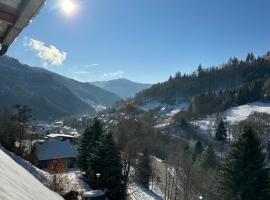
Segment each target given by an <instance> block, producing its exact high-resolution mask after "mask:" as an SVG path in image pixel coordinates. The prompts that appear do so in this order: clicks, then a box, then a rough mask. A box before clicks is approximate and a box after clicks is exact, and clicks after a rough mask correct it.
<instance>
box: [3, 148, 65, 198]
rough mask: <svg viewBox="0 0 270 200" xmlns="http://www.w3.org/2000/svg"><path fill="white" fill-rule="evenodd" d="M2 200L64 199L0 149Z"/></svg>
mask: <svg viewBox="0 0 270 200" xmlns="http://www.w3.org/2000/svg"><path fill="white" fill-rule="evenodd" d="M0 169H1V170H0V199H1V200H48V199H50V200H63V198H62V197H60V196H59V195H58V194H56V193H54V192H52V191H51V190H49V189H48V188H46V187H45V186H44V185H43V184H42V183H40V182H39V181H38V180H37V179H36V178H35V177H34V176H33V175H32V174H30V173H29V172H28V171H26V170H25V169H24V168H23V167H21V166H20V165H19V164H17V163H16V162H15V161H14V160H13V159H12V158H11V157H9V156H8V155H7V154H6V153H5V152H3V151H2V150H1V149H0Z"/></svg>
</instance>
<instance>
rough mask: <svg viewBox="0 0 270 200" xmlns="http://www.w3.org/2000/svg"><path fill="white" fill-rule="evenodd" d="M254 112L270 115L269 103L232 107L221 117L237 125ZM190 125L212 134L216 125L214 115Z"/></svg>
mask: <svg viewBox="0 0 270 200" xmlns="http://www.w3.org/2000/svg"><path fill="white" fill-rule="evenodd" d="M254 112H259V113H267V114H270V103H263V102H253V103H249V104H245V105H242V106H237V107H233V108H230V109H227V110H226V111H225V112H224V113H223V114H222V115H221V117H222V118H223V119H224V121H225V122H227V123H228V124H237V123H239V122H240V121H243V120H245V119H247V118H248V116H250V115H251V114H253V113H254ZM192 124H194V125H196V126H198V127H199V128H200V131H202V132H208V131H209V130H211V132H213V131H214V130H215V127H214V126H215V124H216V119H215V115H211V116H207V117H206V118H204V119H202V120H196V121H193V122H192Z"/></svg>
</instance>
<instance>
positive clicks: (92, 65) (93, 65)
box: [85, 63, 99, 68]
mask: <svg viewBox="0 0 270 200" xmlns="http://www.w3.org/2000/svg"><path fill="white" fill-rule="evenodd" d="M97 66H99V64H97V63H93V64H89V65H85V67H89V68H91V67H97Z"/></svg>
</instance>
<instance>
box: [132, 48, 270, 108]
mask: <svg viewBox="0 0 270 200" xmlns="http://www.w3.org/2000/svg"><path fill="white" fill-rule="evenodd" d="M269 55H270V53H267V54H266V55H265V56H262V57H257V58H256V57H255V56H254V55H253V54H252V53H249V54H248V55H247V57H246V59H245V60H239V59H237V58H230V59H229V61H228V62H227V63H226V64H223V65H222V66H216V67H210V68H202V66H201V65H199V67H198V69H197V70H196V71H195V72H193V73H192V74H181V73H180V72H178V73H176V75H175V76H174V77H170V78H169V80H168V81H165V82H163V83H158V84H155V85H153V86H152V87H151V88H149V89H146V90H144V91H142V92H140V93H138V94H137V95H136V96H135V98H134V101H135V102H136V103H137V104H144V103H148V102H164V103H175V102H178V101H188V100H190V99H191V98H192V97H194V96H196V95H200V94H205V93H210V92H217V91H218V92H222V91H224V90H230V89H235V88H239V87H241V86H243V85H246V84H249V83H251V82H252V81H256V80H259V79H267V78H269V77H270V59H269ZM246 88H248V87H246ZM206 103H207V101H206ZM208 103H209V102H208Z"/></svg>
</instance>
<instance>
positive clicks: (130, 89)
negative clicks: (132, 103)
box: [92, 78, 151, 99]
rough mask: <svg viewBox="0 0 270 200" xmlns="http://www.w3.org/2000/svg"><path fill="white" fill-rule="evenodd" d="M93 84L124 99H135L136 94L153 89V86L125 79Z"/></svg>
mask: <svg viewBox="0 0 270 200" xmlns="http://www.w3.org/2000/svg"><path fill="white" fill-rule="evenodd" d="M92 84H94V85H96V86H98V87H101V88H103V89H105V90H107V91H110V92H113V93H115V94H117V95H118V96H120V97H122V98H123V99H127V98H129V97H133V96H134V95H135V94H136V93H138V92H140V91H142V90H145V89H147V88H149V87H151V84H144V83H137V82H133V81H130V80H127V79H123V78H121V79H115V80H110V81H96V82H92Z"/></svg>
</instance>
